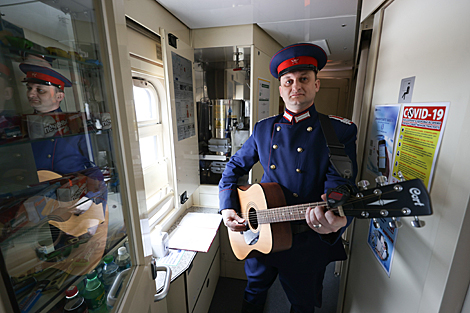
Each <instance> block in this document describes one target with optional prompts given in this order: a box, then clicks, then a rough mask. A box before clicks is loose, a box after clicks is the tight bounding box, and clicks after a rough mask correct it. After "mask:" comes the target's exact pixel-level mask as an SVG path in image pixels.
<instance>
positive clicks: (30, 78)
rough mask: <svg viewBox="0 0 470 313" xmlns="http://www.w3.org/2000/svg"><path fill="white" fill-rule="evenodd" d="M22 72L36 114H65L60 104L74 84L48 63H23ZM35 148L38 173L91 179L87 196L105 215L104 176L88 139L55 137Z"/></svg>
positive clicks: (72, 136)
mask: <svg viewBox="0 0 470 313" xmlns="http://www.w3.org/2000/svg"><path fill="white" fill-rule="evenodd" d="M43 65H44V66H43ZM20 69H21V71H23V73H25V74H26V77H25V78H24V79H23V82H25V83H26V88H27V91H26V95H27V97H28V101H29V104H30V105H31V107H32V108H34V112H35V114H39V115H40V114H46V113H60V112H62V109H61V108H60V102H61V101H62V100H63V99H64V97H65V94H64V87H71V86H72V82H71V81H70V80H68V79H67V78H66V77H65V76H63V75H61V74H60V73H58V72H57V71H55V70H54V69H52V68H51V67H50V65H49V64H48V63H47V61H46V60H38V58H35V59H33V61H32V63H21V64H20ZM88 139H89V137H88ZM31 146H32V149H33V154H34V160H35V162H36V168H37V170H38V171H39V170H48V171H52V172H54V173H57V174H60V175H66V174H70V173H78V172H79V173H80V175H85V176H87V191H88V192H87V194H86V196H87V197H88V198H91V199H93V201H94V202H95V203H103V213H104V212H105V210H106V200H107V190H106V186H105V184H104V182H103V180H104V178H103V174H102V173H101V171H100V169H99V168H98V167H97V166H95V165H94V163H93V162H92V161H91V160H90V159H91V158H92V156H91V155H90V152H91V149H90V150H89V149H88V146H89V145H88V144H87V135H84V134H77V135H70V136H66V137H60V136H54V137H51V139H47V140H40V141H33V142H32V143H31ZM90 147H91V145H90ZM80 202H81V201H80Z"/></svg>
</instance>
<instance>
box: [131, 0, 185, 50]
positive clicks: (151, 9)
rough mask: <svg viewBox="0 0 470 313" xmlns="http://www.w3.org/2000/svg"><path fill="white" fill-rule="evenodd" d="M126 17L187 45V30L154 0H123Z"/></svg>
mask: <svg viewBox="0 0 470 313" xmlns="http://www.w3.org/2000/svg"><path fill="white" fill-rule="evenodd" d="M124 5H125V12H126V15H127V16H129V17H130V18H132V19H133V20H135V21H137V22H138V23H140V24H142V25H144V26H145V27H147V28H149V29H150V30H152V31H153V32H155V33H157V34H160V28H164V29H165V30H166V31H167V32H168V33H172V34H174V35H175V36H176V37H178V39H180V40H182V41H184V42H186V43H189V28H188V27H186V25H184V24H183V23H181V22H180V21H179V20H178V19H176V18H175V17H174V16H173V15H171V14H170V13H169V12H168V11H167V10H166V9H165V8H163V7H162V6H161V5H160V4H158V2H157V1H155V0H124Z"/></svg>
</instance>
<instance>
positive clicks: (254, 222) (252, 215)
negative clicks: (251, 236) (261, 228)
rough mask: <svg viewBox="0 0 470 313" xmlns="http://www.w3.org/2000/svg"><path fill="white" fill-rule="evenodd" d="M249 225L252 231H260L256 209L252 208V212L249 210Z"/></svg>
mask: <svg viewBox="0 0 470 313" xmlns="http://www.w3.org/2000/svg"><path fill="white" fill-rule="evenodd" d="M248 223H249V224H250V227H251V228H252V229H254V230H256V229H258V216H257V215H256V210H255V209H254V208H250V210H248Z"/></svg>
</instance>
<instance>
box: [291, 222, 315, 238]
mask: <svg viewBox="0 0 470 313" xmlns="http://www.w3.org/2000/svg"><path fill="white" fill-rule="evenodd" d="M290 228H291V230H292V234H293V235H295V234H300V233H303V232H306V231H308V230H312V229H311V228H310V227H309V226H308V225H307V224H293V223H291V224H290Z"/></svg>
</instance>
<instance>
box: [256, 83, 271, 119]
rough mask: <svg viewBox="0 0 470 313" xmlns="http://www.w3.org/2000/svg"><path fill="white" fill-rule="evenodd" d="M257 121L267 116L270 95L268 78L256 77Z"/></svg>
mask: <svg viewBox="0 0 470 313" xmlns="http://www.w3.org/2000/svg"><path fill="white" fill-rule="evenodd" d="M258 86H259V88H258V91H259V96H258V121H260V120H262V119H263V118H266V117H268V116H269V97H270V95H271V92H270V91H271V90H270V86H271V82H270V81H269V80H266V79H263V78H258Z"/></svg>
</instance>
